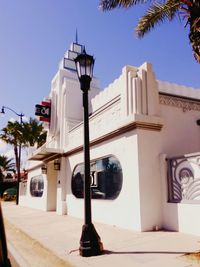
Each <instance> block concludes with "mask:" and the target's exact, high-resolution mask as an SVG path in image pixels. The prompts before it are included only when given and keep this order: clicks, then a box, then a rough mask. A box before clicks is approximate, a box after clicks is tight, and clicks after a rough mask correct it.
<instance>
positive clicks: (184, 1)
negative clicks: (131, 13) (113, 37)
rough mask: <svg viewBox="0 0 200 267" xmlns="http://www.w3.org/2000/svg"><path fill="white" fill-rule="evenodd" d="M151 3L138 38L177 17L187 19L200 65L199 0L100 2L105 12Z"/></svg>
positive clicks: (143, 18) (194, 51) (141, 24)
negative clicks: (180, 16)
mask: <svg viewBox="0 0 200 267" xmlns="http://www.w3.org/2000/svg"><path fill="white" fill-rule="evenodd" d="M147 2H148V3H150V7H149V8H148V10H147V12H146V14H145V15H144V16H143V17H142V18H141V19H140V20H139V22H138V25H137V27H136V34H137V36H138V37H143V36H144V35H145V34H146V33H148V32H149V31H150V30H152V29H153V28H154V27H155V25H156V24H159V23H162V22H164V21H165V20H168V21H172V20H173V19H174V18H175V17H176V15H182V17H183V19H186V25H187V24H189V25H190V30H189V40H190V43H191V46H192V49H193V53H194V57H195V59H196V60H197V61H198V62H199V63H200V1H199V0H163V1H160V2H158V1H156V0H149V1H148V0H100V8H101V9H102V10H103V11H106V10H111V9H114V8H117V7H123V8H129V7H132V6H134V5H136V4H139V3H147Z"/></svg>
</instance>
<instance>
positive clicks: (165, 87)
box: [157, 81, 200, 100]
mask: <svg viewBox="0 0 200 267" xmlns="http://www.w3.org/2000/svg"><path fill="white" fill-rule="evenodd" d="M157 84H158V91H159V93H160V94H162V93H163V94H168V95H174V96H179V97H185V98H190V99H198V100H200V88H196V89H195V88H192V87H186V86H183V85H178V84H174V83H169V82H163V81H157Z"/></svg>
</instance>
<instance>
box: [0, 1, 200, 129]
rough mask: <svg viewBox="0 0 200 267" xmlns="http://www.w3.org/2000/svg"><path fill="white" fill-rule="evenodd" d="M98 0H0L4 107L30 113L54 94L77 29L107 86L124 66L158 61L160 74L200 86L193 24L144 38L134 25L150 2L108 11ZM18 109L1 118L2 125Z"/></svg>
mask: <svg viewBox="0 0 200 267" xmlns="http://www.w3.org/2000/svg"><path fill="white" fill-rule="evenodd" d="M98 4H99V1H98V0H84V1H83V0H42V1H41V0H0V36H1V41H0V107H1V106H2V105H5V106H8V107H11V108H12V109H14V110H15V111H17V112H18V113H20V112H23V113H24V114H25V115H26V116H27V117H29V116H34V107H35V104H37V103H39V102H40V101H41V100H42V99H43V97H45V96H48V94H49V90H50V84H51V79H52V78H53V76H54V74H55V73H56V71H57V67H58V63H59V61H60V59H61V58H62V57H63V55H64V53H65V51H66V50H67V49H68V48H69V46H70V44H71V42H72V41H75V32H76V28H77V29H78V38H79V42H80V43H81V44H84V45H85V46H86V50H87V52H88V53H90V54H92V55H94V57H95V59H96V61H95V70H94V71H95V76H96V77H98V78H99V79H100V84H101V88H104V87H106V86H107V85H108V84H109V83H111V82H112V81H113V80H114V79H115V78H117V77H118V76H119V75H120V73H121V70H122V68H123V66H125V65H127V64H130V65H133V66H140V65H141V64H143V63H144V62H145V61H148V62H151V63H152V64H153V69H154V71H155V73H156V77H157V79H160V80H166V81H170V82H174V83H178V84H182V85H187V86H192V87H195V88H200V73H199V68H200V65H199V64H197V62H196V61H195V59H194V58H193V55H192V51H191V47H190V44H189V40H188V29H187V28H184V22H181V21H180V20H179V19H177V20H175V21H174V22H173V23H166V24H162V25H161V26H159V27H157V28H156V29H155V30H154V31H152V32H151V33H149V34H148V35H147V36H146V37H144V38H143V39H142V40H140V39H137V38H136V36H135V34H134V27H135V25H136V23H137V20H138V18H139V17H140V16H141V15H142V14H143V13H144V10H145V6H140V7H134V8H131V9H129V10H124V9H117V10H113V11H111V12H106V13H103V12H102V11H100V10H99V9H98ZM10 117H14V114H12V113H11V112H9V111H7V114H6V116H5V118H0V128H2V127H4V126H5V124H6V122H7V120H8V119H9V118H10Z"/></svg>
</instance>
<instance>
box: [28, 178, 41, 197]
mask: <svg viewBox="0 0 200 267" xmlns="http://www.w3.org/2000/svg"><path fill="white" fill-rule="evenodd" d="M43 191H44V179H43V176H42V175H38V176H34V177H32V178H31V182H30V192H31V196H33V197H42V195H43Z"/></svg>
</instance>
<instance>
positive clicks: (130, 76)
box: [20, 43, 200, 234]
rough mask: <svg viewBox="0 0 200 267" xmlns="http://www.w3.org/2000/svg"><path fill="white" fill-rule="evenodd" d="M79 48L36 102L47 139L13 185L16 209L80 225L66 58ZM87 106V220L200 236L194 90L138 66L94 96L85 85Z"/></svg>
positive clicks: (71, 80) (78, 139)
mask: <svg viewBox="0 0 200 267" xmlns="http://www.w3.org/2000/svg"><path fill="white" fill-rule="evenodd" d="M82 49H83V47H82V46H81V45H80V44H77V43H73V44H72V45H71V47H70V49H69V50H68V51H67V52H66V54H65V56H64V58H63V59H62V60H61V62H60V65H59V69H58V72H57V73H56V75H55V77H54V78H53V80H52V84H51V91H50V94H49V96H48V97H47V98H46V99H45V100H44V101H43V102H42V104H41V106H42V105H47V109H44V112H43V113H44V114H46V117H45V119H44V118H43V117H42V116H41V118H43V120H45V121H46V122H45V123H46V127H47V129H48V136H47V142H46V144H45V145H43V146H42V147H41V148H39V149H37V150H34V151H32V153H30V156H29V163H28V167H27V168H28V181H27V184H24V183H23V184H21V188H20V205H25V206H29V207H34V208H38V209H42V210H45V211H50V210H54V211H56V212H57V213H58V214H68V215H70V216H75V217H79V218H82V217H83V212H84V208H83V115H82V93H81V91H80V85H79V81H78V79H77V74H76V71H75V65H74V61H73V59H74V58H75V57H76V55H77V54H78V53H81V51H82ZM45 103H48V104H45ZM89 103H90V114H91V115H90V149H91V152H90V153H91V190H92V198H93V199H92V217H93V220H94V221H98V222H103V223H106V224H112V225H117V226H120V227H123V228H127V229H132V230H137V231H148V230H153V229H159V228H166V229H170V230H175V231H181V232H187V233H193V234H200V228H199V225H200V217H199V212H200V153H199V152H198V151H200V90H195V89H193V88H189V87H185V86H179V85H176V84H171V83H168V82H161V81H157V80H156V77H155V75H154V72H153V70H152V66H151V64H149V63H144V64H143V65H142V66H140V67H133V66H125V67H124V68H123V69H122V73H121V75H120V77H119V78H118V79H116V80H115V81H114V82H113V83H112V84H110V85H109V86H108V87H107V88H105V89H104V90H103V91H102V90H100V89H99V82H98V80H97V79H96V78H94V79H93V81H92V84H91V90H90V96H89ZM49 107H50V108H51V113H49ZM39 108H40V106H39ZM50 114H51V115H50Z"/></svg>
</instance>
